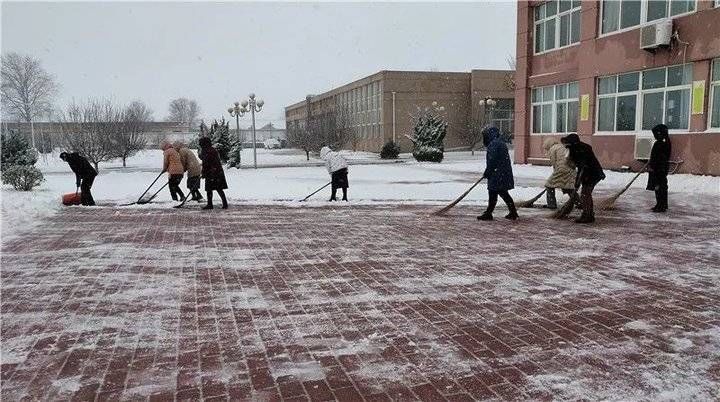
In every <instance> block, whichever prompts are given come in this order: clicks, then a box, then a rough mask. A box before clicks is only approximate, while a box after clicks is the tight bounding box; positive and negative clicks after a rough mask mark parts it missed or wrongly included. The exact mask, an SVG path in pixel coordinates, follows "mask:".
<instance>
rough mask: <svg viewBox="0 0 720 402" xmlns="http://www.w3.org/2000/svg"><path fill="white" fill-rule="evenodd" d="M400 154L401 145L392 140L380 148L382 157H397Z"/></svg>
mask: <svg viewBox="0 0 720 402" xmlns="http://www.w3.org/2000/svg"><path fill="white" fill-rule="evenodd" d="M399 155H400V145H398V144H396V143H394V142H393V141H392V140H390V141H388V142H386V143H385V145H383V147H382V149H381V150H380V159H397V158H398V156H399Z"/></svg>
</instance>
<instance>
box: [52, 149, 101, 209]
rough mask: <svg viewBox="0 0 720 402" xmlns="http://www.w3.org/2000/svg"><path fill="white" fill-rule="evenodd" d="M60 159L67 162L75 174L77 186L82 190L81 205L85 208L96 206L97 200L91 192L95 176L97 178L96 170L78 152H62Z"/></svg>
mask: <svg viewBox="0 0 720 402" xmlns="http://www.w3.org/2000/svg"><path fill="white" fill-rule="evenodd" d="M60 159H62V160H64V161H65V162H67V163H68V165H70V169H71V170H72V171H73V173H75V186H76V187H78V188H80V203H81V204H82V205H85V206H92V205H95V200H94V199H93V196H92V193H91V192H90V189H91V188H92V185H93V182H94V181H95V176H97V171H96V170H95V168H93V166H92V165H91V164H90V162H88V160H87V159H86V158H85V157H83V156H81V155H80V154H78V153H77V152H70V153H68V152H62V153H60Z"/></svg>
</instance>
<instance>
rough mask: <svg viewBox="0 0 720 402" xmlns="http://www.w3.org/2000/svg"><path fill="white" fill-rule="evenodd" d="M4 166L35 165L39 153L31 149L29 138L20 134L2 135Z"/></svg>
mask: <svg viewBox="0 0 720 402" xmlns="http://www.w3.org/2000/svg"><path fill="white" fill-rule="evenodd" d="M1 138H2V145H0V147H1V148H2V161H1V163H2V164H3V165H34V164H35V162H37V152H35V150H34V149H32V148H31V147H30V143H29V142H28V140H27V138H25V136H23V135H22V134H19V133H14V132H9V133H3V135H2V137H1Z"/></svg>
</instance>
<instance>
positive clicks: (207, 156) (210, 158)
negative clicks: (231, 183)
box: [199, 137, 228, 209]
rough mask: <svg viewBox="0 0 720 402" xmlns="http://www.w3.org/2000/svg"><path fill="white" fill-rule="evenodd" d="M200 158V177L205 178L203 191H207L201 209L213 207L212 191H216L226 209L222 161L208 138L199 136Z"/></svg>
mask: <svg viewBox="0 0 720 402" xmlns="http://www.w3.org/2000/svg"><path fill="white" fill-rule="evenodd" d="M199 142H200V155H199V156H200V160H201V161H202V177H203V178H205V191H206V192H207V205H206V206H204V207H203V209H213V191H217V193H218V195H220V199H221V200H222V208H223V209H227V207H228V203H227V198H226V197H225V191H224V190H225V189H227V188H228V186H227V181H226V180H225V172H224V171H223V167H222V162H221V161H220V155H219V154H218V151H217V149H215V148H213V146H212V143H211V142H210V138H207V137H202V138H200V141H199Z"/></svg>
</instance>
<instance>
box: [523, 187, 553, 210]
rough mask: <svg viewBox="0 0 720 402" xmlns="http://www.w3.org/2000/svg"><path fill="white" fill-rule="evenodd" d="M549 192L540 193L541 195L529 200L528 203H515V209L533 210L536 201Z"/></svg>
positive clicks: (544, 190)
mask: <svg viewBox="0 0 720 402" xmlns="http://www.w3.org/2000/svg"><path fill="white" fill-rule="evenodd" d="M546 191H547V188H546V189H543V191H541V192H540V194H538V195H536V196H535V197H533V198H531V199H529V200H527V201H518V202H516V203H515V207H517V208H532V207H533V204H534V203H535V201H537V200H539V199H540V197H542V195H543V194H545V192H546Z"/></svg>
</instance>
